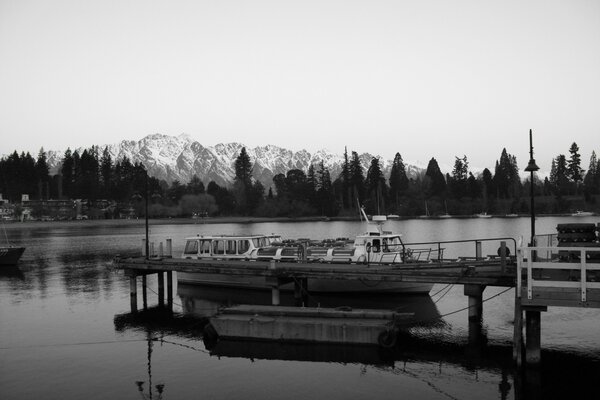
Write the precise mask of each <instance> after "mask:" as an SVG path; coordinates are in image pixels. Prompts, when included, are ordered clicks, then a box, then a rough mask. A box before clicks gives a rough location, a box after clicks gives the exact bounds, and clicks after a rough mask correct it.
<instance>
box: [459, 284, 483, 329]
mask: <svg viewBox="0 0 600 400" xmlns="http://www.w3.org/2000/svg"><path fill="white" fill-rule="evenodd" d="M484 290H485V286H484V285H465V287H464V293H465V296H469V321H480V320H481V317H482V316H483V291H484Z"/></svg>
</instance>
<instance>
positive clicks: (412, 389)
mask: <svg viewBox="0 0 600 400" xmlns="http://www.w3.org/2000/svg"><path fill="white" fill-rule="evenodd" d="M569 222H594V223H597V222H599V221H598V218H594V217H539V218H538V219H537V221H536V232H537V233H538V234H539V233H554V232H556V225H557V224H559V223H569ZM386 229H389V230H393V231H397V232H401V233H403V235H404V236H403V239H404V241H405V242H424V241H439V240H458V239H475V238H488V237H495V238H500V237H501V238H513V239H515V240H516V241H519V239H520V237H523V238H524V239H523V242H524V243H527V241H528V238H529V236H530V220H529V218H485V219H483V218H473V219H439V220H435V219H431V220H426V219H415V220H401V221H388V223H387V225H386ZM363 230H364V229H363V225H362V224H360V223H359V222H335V221H327V222H326V221H323V222H295V223H282V222H277V223H275V222H265V223H246V224H201V223H198V224H193V223H191V224H169V223H167V222H166V221H160V224H156V225H155V224H151V227H150V241H151V242H156V244H155V246H158V242H160V241H164V240H165V239H167V238H171V239H172V240H173V252H174V254H175V255H178V254H180V253H181V252H182V250H183V244H184V238H185V237H187V236H193V235H196V234H198V233H199V234H203V233H204V234H250V233H277V234H281V235H282V236H283V237H288V238H300V237H310V238H313V239H323V238H335V237H353V236H354V235H356V234H358V233H360V232H362V231H363ZM5 232H6V236H7V237H8V239H9V240H10V241H11V242H12V243H13V244H17V245H24V246H26V247H27V250H26V252H25V254H24V255H23V258H22V260H21V262H20V264H19V266H18V268H2V269H0V399H3V400H7V399H33V398H44V399H134V398H135V399H138V398H140V397H142V398H157V399H158V398H164V399H187V398H208V399H259V398H260V399H280V398H281V399H306V398H313V399H320V398H328V399H333V400H337V399H340V400H341V399H344V400H346V399H363V398H375V399H387V398H390V399H392V398H394V399H397V398H410V399H448V398H450V399H498V398H501V399H505V398H510V399H521V398H564V397H567V396H568V397H574V398H577V397H581V398H583V397H586V394H587V393H590V392H589V391H591V390H594V391H596V390H597V389H596V386H595V382H596V380H597V377H598V376H599V374H600V311H598V310H587V309H570V308H550V309H549V310H548V312H545V313H542V349H543V350H542V367H541V369H540V370H539V371H534V372H531V373H530V374H529V375H528V377H529V378H527V385H524V384H522V379H521V375H520V374H518V373H516V371H515V370H514V368H513V364H512V360H511V354H512V349H511V342H512V331H513V326H512V318H513V311H514V310H513V307H514V290H513V289H511V290H508V291H507V292H505V293H502V292H504V291H505V290H506V289H504V288H493V287H489V288H487V289H486V290H485V291H484V294H483V298H484V299H488V298H489V299H490V300H489V301H486V302H485V303H484V307H483V321H482V338H481V340H480V341H479V343H478V344H477V345H476V346H473V345H469V344H468V343H467V338H468V321H467V311H462V312H457V313H453V312H455V311H456V310H460V309H462V308H464V307H466V306H467V297H465V296H464V295H463V287H462V286H460V285H456V286H451V285H436V286H434V288H433V290H432V291H431V292H430V296H398V295H395V296H352V297H334V296H311V298H310V299H309V301H310V302H311V303H313V304H309V305H311V306H312V305H316V304H319V305H321V306H338V305H348V306H352V307H360V306H365V307H373V308H378V307H379V308H392V309H399V310H406V311H411V312H414V313H415V316H416V317H417V319H418V321H417V322H416V323H415V324H414V325H413V326H411V327H410V329H409V331H408V332H409V334H407V335H406V337H405V338H403V340H402V341H401V343H400V344H399V345H398V346H397V348H394V349H391V350H385V351H384V350H382V349H378V348H373V347H369V346H332V345H308V344H293V345H290V344H282V343H267V342H236V341H229V342H227V341H224V342H218V343H216V344H215V343H208V342H207V343H205V342H204V341H203V340H202V327H203V324H204V322H205V320H204V319H203V317H206V316H209V315H211V314H212V313H214V312H215V311H216V309H217V308H218V307H219V306H221V305H224V304H237V303H246V302H247V303H252V302H254V303H268V302H269V301H270V294H269V293H256V292H244V291H240V290H235V291H228V290H223V289H220V290H219V289H207V288H198V287H193V286H192V287H190V286H187V285H186V286H182V287H179V288H177V287H176V296H175V300H174V310H175V312H176V316H175V318H167V317H165V316H164V315H163V313H160V312H158V311H155V312H152V313H149V314H148V315H146V314H143V315H140V316H136V317H134V316H131V315H130V314H129V280H128V278H127V277H125V276H124V275H123V273H122V272H119V271H115V270H114V269H113V268H112V262H111V260H112V258H113V257H114V256H115V255H116V254H121V255H133V254H136V253H139V251H140V250H141V247H142V239H143V238H144V225H143V221H71V222H60V223H58V222H57V223H52V222H50V223H46V222H30V223H11V224H6V225H5ZM2 234H3V235H4V232H3V233H2ZM485 246H486V245H485V244H484V250H483V253H484V254H494V253H495V252H496V248H495V247H489V248H488V247H485ZM511 250H512V249H511ZM446 251H447V255H449V256H457V255H462V254H464V253H474V248H473V246H472V244H465V245H457V247H453V248H450V246H449V247H448V249H447V250H446ZM454 253H456V254H454ZM467 255H474V254H467ZM148 285H149V294H148V298H149V303H150V304H149V305H150V307H151V308H153V306H155V305H156V303H157V301H156V295H155V294H154V293H153V292H156V291H157V285H156V282H155V280H154V279H153V278H149V280H148ZM286 301H292V299H289V298H286V295H284V296H283V298H282V302H284V303H285V302H286ZM138 302H139V304H140V305H141V300H138ZM594 397H595V396H594Z"/></svg>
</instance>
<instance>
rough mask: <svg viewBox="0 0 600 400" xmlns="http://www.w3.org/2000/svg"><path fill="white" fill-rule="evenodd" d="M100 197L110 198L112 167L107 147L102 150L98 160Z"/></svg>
mask: <svg viewBox="0 0 600 400" xmlns="http://www.w3.org/2000/svg"><path fill="white" fill-rule="evenodd" d="M100 178H101V193H102V194H101V196H102V197H103V198H105V199H110V198H112V186H113V165H112V157H111V155H110V152H109V151H108V147H105V148H104V151H103V152H102V158H101V159H100Z"/></svg>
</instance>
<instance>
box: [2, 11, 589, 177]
mask: <svg viewBox="0 0 600 400" xmlns="http://www.w3.org/2000/svg"><path fill="white" fill-rule="evenodd" d="M529 129H532V130H533V142H534V143H533V145H534V152H535V158H536V161H537V163H538V165H539V166H540V167H541V168H542V170H549V168H550V163H551V160H552V158H554V157H556V156H557V155H558V154H565V155H567V157H568V156H569V148H570V146H571V144H572V143H573V142H576V143H577V144H578V146H579V149H580V154H581V156H582V167H583V168H584V169H586V168H587V166H588V164H589V158H590V154H591V152H592V150H594V151H596V153H598V152H600V141H599V140H598V138H599V137H600V1H597V0H569V1H563V0H561V1H554V0H541V1H528V0H519V1H512V0H503V1H486V0H473V1H465V0H454V1H447V0H415V1H402V0H391V1H384V0H366V1H363V0H318V1H312V0H303V1H286V0H274V1H259V0H256V1H254V0H246V1H234V0H214V1H205V0H190V1H184V0H171V1H152V0H115V1H111V0H96V1H91V0H52V1H48V0H0V136H1V138H2V139H1V140H0V155H3V154H8V153H11V152H12V151H14V150H17V151H30V152H32V154H35V155H37V152H38V151H39V149H40V148H42V147H43V148H44V149H45V150H64V149H66V148H67V147H71V148H78V147H89V146H91V145H103V144H112V143H118V142H120V141H121V140H139V139H141V138H143V137H144V136H146V135H149V134H154V133H161V134H166V135H173V136H177V135H180V134H182V133H185V134H188V135H189V136H191V137H192V138H194V139H196V140H197V141H199V142H200V143H201V144H203V145H206V146H209V145H215V144H217V143H227V142H241V143H244V144H245V145H247V146H249V147H255V146H264V145H268V144H271V145H277V146H281V147H285V148H288V149H291V150H296V151H297V150H301V149H306V150H308V151H311V152H313V151H316V150H319V149H322V148H324V149H328V150H331V151H334V152H339V153H340V154H341V153H343V151H344V147H346V146H347V148H348V150H349V151H357V152H359V153H363V152H369V153H372V154H378V155H381V156H382V157H384V158H386V159H392V158H393V157H394V154H396V153H397V152H399V153H400V154H401V155H402V157H403V159H404V160H405V161H413V162H422V163H425V164H426V163H427V161H428V160H429V159H431V158H432V157H434V158H436V160H437V161H438V162H439V163H440V165H450V166H451V165H453V163H454V160H455V157H457V156H458V157H462V156H463V155H466V156H467V159H468V161H469V164H470V166H471V167H473V168H475V167H489V168H490V169H492V168H493V166H494V164H495V161H496V160H498V159H499V157H500V153H501V151H502V149H503V148H506V149H507V151H508V152H509V153H510V154H513V155H515V156H516V157H517V161H518V164H519V167H521V168H522V169H523V168H525V166H526V165H527V161H528V160H529Z"/></svg>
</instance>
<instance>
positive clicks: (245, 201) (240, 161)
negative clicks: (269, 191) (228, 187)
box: [233, 147, 255, 215]
mask: <svg viewBox="0 0 600 400" xmlns="http://www.w3.org/2000/svg"><path fill="white" fill-rule="evenodd" d="M234 166H235V177H234V180H233V191H234V195H235V199H236V203H237V204H236V205H237V210H238V212H239V213H240V214H243V215H248V214H249V213H250V212H251V211H252V210H251V208H250V206H251V204H254V203H255V201H254V199H252V198H251V196H253V195H255V192H254V191H253V187H252V163H251V161H250V156H249V155H248V153H247V152H246V148H245V147H242V150H241V151H240V154H239V155H238V157H237V158H236V160H235V163H234Z"/></svg>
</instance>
